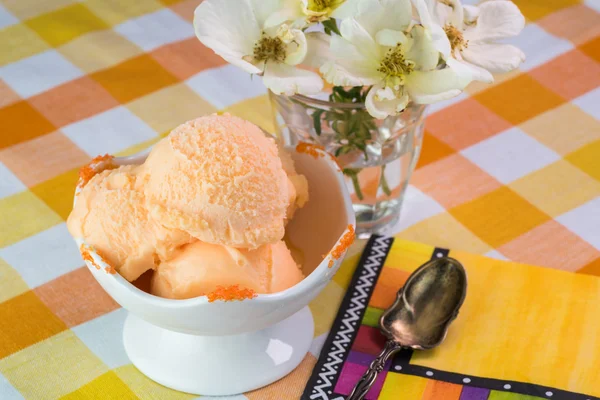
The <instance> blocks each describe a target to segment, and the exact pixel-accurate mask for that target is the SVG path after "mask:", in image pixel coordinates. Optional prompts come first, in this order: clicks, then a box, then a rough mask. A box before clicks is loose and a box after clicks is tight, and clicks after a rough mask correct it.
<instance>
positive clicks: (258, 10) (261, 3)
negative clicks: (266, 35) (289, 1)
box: [250, 0, 282, 28]
mask: <svg viewBox="0 0 600 400" xmlns="http://www.w3.org/2000/svg"><path fill="white" fill-rule="evenodd" d="M250 3H251V4H252V8H253V10H254V15H255V16H256V21H257V22H258V26H260V27H261V28H264V27H265V22H266V21H267V19H268V18H269V17H270V15H271V14H273V13H274V12H276V11H278V10H280V9H281V8H282V4H281V3H282V0H250Z"/></svg>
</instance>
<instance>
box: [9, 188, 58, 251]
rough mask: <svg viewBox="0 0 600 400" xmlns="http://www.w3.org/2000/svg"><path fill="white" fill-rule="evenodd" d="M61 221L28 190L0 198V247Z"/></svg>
mask: <svg viewBox="0 0 600 400" xmlns="http://www.w3.org/2000/svg"><path fill="white" fill-rule="evenodd" d="M61 222H63V221H62V219H61V218H60V216H59V215H58V214H56V213H55V212H54V211H53V210H52V209H51V208H50V207H48V206H47V205H46V204H45V203H44V202H43V201H42V200H40V199H39V198H37V197H36V196H35V195H34V194H33V193H31V192H29V191H26V192H21V193H17V194H15V195H12V196H9V197H5V198H3V199H0V247H4V246H8V245H10V244H13V243H15V242H18V241H19V240H22V239H25V238H26V237H28V236H31V235H33V234H35V233H38V232H41V231H43V230H45V229H48V228H50V227H51V226H54V225H56V224H59V223H61ZM32 250H33V249H32Z"/></svg>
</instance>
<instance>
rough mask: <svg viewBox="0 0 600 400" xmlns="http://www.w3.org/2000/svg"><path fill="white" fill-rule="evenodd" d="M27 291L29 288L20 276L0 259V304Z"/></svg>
mask: <svg viewBox="0 0 600 400" xmlns="http://www.w3.org/2000/svg"><path fill="white" fill-rule="evenodd" d="M28 290H29V287H28V286H27V284H26V283H25V281H24V280H23V278H21V275H19V273H18V272H17V271H16V270H15V269H14V268H13V267H11V266H10V265H9V264H8V263H7V262H6V261H4V260H3V259H1V258H0V303H1V302H4V301H6V300H8V299H10V298H13V297H15V296H18V295H20V294H21V293H25V292H26V291H28Z"/></svg>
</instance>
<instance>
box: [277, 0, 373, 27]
mask: <svg viewBox="0 0 600 400" xmlns="http://www.w3.org/2000/svg"><path fill="white" fill-rule="evenodd" d="M360 1H361V0H283V1H282V4H281V8H280V9H278V10H277V11H275V12H274V13H273V14H271V16H270V17H269V18H268V19H267V22H266V26H273V25H279V24H282V23H284V22H291V23H292V25H293V26H294V27H299V28H303V27H305V26H307V25H309V24H311V23H314V22H323V21H326V20H328V19H330V18H337V19H343V18H350V17H353V16H355V15H356V13H357V9H358V6H359V3H360Z"/></svg>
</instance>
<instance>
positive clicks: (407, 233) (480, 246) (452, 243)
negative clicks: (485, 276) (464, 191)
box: [396, 212, 492, 254]
mask: <svg viewBox="0 0 600 400" xmlns="http://www.w3.org/2000/svg"><path fill="white" fill-rule="evenodd" d="M441 226H443V227H444V228H443V229H440V227H441ZM396 237H397V238H400V239H405V240H410V241H412V242H419V243H426V244H429V245H432V246H437V247H443V248H446V249H461V250H465V251H469V252H471V253H477V254H483V253H487V252H488V251H490V250H491V249H492V248H491V247H490V246H489V245H488V244H487V243H485V242H484V241H483V240H481V239H480V238H479V237H477V236H476V235H474V234H473V232H471V231H470V230H468V229H467V228H465V227H464V226H463V225H462V224H460V223H459V222H458V221H457V220H456V218H454V217H453V216H452V215H450V214H448V213H447V212H445V213H441V214H438V215H435V216H433V217H431V218H427V219H425V220H423V221H421V222H419V223H417V224H415V225H412V226H411V227H409V228H407V229H405V230H403V231H402V232H400V233H399V234H398V235H396Z"/></svg>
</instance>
